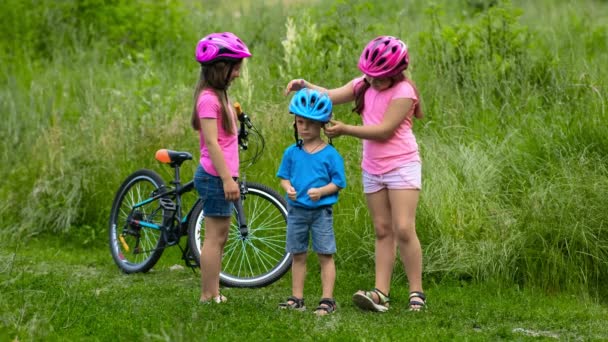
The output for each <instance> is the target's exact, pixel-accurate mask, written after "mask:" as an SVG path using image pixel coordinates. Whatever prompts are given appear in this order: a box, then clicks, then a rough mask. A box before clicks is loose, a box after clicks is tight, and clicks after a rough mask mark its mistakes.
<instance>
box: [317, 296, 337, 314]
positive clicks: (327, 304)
mask: <svg viewBox="0 0 608 342" xmlns="http://www.w3.org/2000/svg"><path fill="white" fill-rule="evenodd" d="M337 308H338V307H337V306H336V301H335V299H333V298H321V300H320V301H319V306H317V308H316V309H315V314H316V315H317V316H325V315H329V314H330V313H333V312H334V311H336V309H337Z"/></svg>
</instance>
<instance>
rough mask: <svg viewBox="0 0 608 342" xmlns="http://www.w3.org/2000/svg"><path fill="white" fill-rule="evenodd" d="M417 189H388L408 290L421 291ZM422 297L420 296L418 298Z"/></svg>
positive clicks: (395, 233)
mask: <svg viewBox="0 0 608 342" xmlns="http://www.w3.org/2000/svg"><path fill="white" fill-rule="evenodd" d="M419 194H420V191H419V190H389V191H388V197H389V200H390V206H391V207H392V208H399V210H394V211H393V229H394V236H395V239H396V242H397V246H398V247H399V253H400V254H401V261H402V262H403V266H404V268H405V273H406V275H407V280H408V282H409V287H410V292H412V291H419V292H422V249H421V247H420V241H419V240H418V236H417V235H416V207H417V206H418V197H419ZM420 299H422V298H420Z"/></svg>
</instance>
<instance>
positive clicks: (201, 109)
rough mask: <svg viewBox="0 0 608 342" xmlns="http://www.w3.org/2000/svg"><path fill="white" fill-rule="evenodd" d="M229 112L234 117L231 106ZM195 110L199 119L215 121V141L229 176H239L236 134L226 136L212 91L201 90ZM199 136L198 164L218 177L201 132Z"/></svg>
mask: <svg viewBox="0 0 608 342" xmlns="http://www.w3.org/2000/svg"><path fill="white" fill-rule="evenodd" d="M227 109H228V110H229V111H230V114H231V116H233V117H234V112H233V111H232V108H231V106H228V108H227ZM196 110H197V111H198V117H199V118H200V119H215V120H216V121H217V140H218V143H219V145H220V149H221V150H222V153H223V154H224V160H225V161H226V166H227V167H228V170H229V171H230V175H231V176H232V177H238V176H239V145H238V138H237V135H236V134H233V135H230V134H228V133H227V132H226V131H225V130H224V128H223V126H222V121H223V120H222V105H221V103H220V101H219V99H218V98H217V95H216V94H215V92H214V91H212V90H210V89H205V90H203V91H202V92H201V93H200V95H199V96H198V100H197V101H196ZM233 126H234V132H236V131H237V127H236V122H235V121H233ZM199 136H200V150H201V158H200V163H201V166H202V167H203V169H205V172H207V173H209V174H212V175H214V176H219V174H218V173H217V170H216V169H215V167H214V166H213V162H212V161H211V156H210V155H209V150H208V149H207V145H206V144H205V137H204V135H203V131H202V130H200V131H199Z"/></svg>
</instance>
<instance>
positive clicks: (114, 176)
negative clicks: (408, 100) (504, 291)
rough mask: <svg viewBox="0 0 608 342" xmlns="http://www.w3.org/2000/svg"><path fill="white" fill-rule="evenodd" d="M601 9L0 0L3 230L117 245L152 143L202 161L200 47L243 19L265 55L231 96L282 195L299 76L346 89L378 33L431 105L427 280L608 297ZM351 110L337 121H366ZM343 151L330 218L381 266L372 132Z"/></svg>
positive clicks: (421, 124) (420, 124)
mask: <svg viewBox="0 0 608 342" xmlns="http://www.w3.org/2000/svg"><path fill="white" fill-rule="evenodd" d="M607 14H608V3H606V1H599V0H586V1H573V0H554V1H551V0H537V1H512V2H509V1H494V0H438V1H434V2H433V3H429V2H427V1H422V0H413V1H407V2H403V1H397V0H387V1H381V2H377V1H363V0H357V1H345V0H334V1H312V2H311V1H307V2H302V1H263V2H262V1H248V0H242V1H233V2H225V1H215V0H213V1H202V2H199V1H188V0H183V1H171V0H166V1H151V0H133V1H126V0H106V1H102V0H65V1H35V0H5V1H2V2H1V3H0V37H2V38H1V39H0V113H1V115H2V120H1V121H0V122H1V123H0V141H2V144H0V154H1V156H2V160H3V163H1V164H0V176H1V177H2V180H3V181H2V182H1V183H0V198H1V199H2V201H1V202H0V217H2V220H1V223H0V229H1V233H0V238H1V239H3V240H4V239H7V240H8V239H25V238H31V237H35V236H44V235H45V234H77V235H79V236H82V237H83V238H82V241H83V243H85V244H90V245H93V246H97V247H103V246H105V244H106V240H107V238H106V230H107V219H108V214H109V210H110V206H111V202H112V199H113V196H114V192H115V191H116V189H117V187H118V185H119V184H120V183H121V181H122V179H124V178H125V177H126V176H127V175H128V174H129V173H130V172H132V171H134V170H136V169H138V168H142V167H147V168H151V169H154V170H156V171H158V172H159V173H161V174H162V175H164V176H165V177H170V170H169V169H165V168H163V167H162V166H161V165H159V164H158V163H157V162H156V161H155V160H154V158H153V153H154V152H155V151H156V150H157V149H159V148H163V147H166V148H171V149H178V150H182V149H183V150H188V151H191V152H193V153H195V154H196V151H197V147H198V140H197V137H196V135H195V134H194V133H193V131H192V130H191V129H190V127H189V116H190V110H191V106H192V93H193V89H194V85H195V82H196V78H197V76H198V73H197V71H198V66H197V64H196V63H195V61H194V60H193V50H194V46H195V44H196V42H197V41H198V39H200V37H202V36H204V35H206V34H208V33H210V32H217V31H232V32H235V33H236V34H238V35H239V36H240V37H241V38H242V39H243V40H244V41H245V42H247V44H248V46H249V47H250V49H251V51H252V53H253V55H254V57H253V58H252V59H251V60H249V61H248V63H247V64H246V65H245V68H244V70H243V72H242V75H241V79H240V81H238V82H236V84H235V85H234V86H233V88H232V89H231V94H232V96H233V97H234V98H235V99H237V100H238V101H240V102H241V103H242V104H243V107H244V109H245V110H246V112H248V113H249V114H250V115H251V116H252V117H253V118H254V120H255V122H256V123H257V125H258V126H259V127H261V128H262V129H263V131H264V135H265V137H266V141H267V146H266V151H265V154H264V157H263V159H262V160H261V161H260V162H259V163H257V164H256V165H254V166H252V167H251V168H248V169H247V170H246V174H247V178H248V179H250V180H255V181H258V182H262V183H266V184H270V185H273V186H274V187H275V188H278V182H277V180H276V178H275V176H274V175H275V172H276V168H277V166H278V163H279V159H280V156H281V153H282V151H283V149H284V148H285V146H287V145H288V144H289V143H291V139H292V137H291V135H292V131H291V127H290V118H289V116H288V115H287V104H288V100H289V98H288V97H284V96H283V95H282V90H283V88H284V86H285V85H286V83H287V82H288V81H289V80H290V79H291V78H295V77H303V78H306V79H309V80H311V81H313V82H315V83H318V84H321V85H324V86H327V87H334V86H339V85H341V84H343V83H345V82H347V81H349V80H350V79H352V78H353V77H355V76H357V75H358V70H357V69H356V62H357V59H358V56H359V54H360V51H361V49H362V48H363V46H364V45H365V43H366V42H367V41H369V40H370V39H372V38H373V37H375V36H377V35H380V34H388V35H395V36H399V37H401V38H402V39H404V40H405V41H406V42H407V43H408V45H409V47H410V50H411V60H412V63H411V68H410V76H411V77H412V78H413V79H414V80H415V81H416V83H417V85H418V87H419V88H420V90H421V93H422V96H423V101H424V108H425V112H426V118H425V119H424V120H422V121H417V122H416V126H415V133H416V135H417V137H418V140H419V145H420V148H421V153H422V157H423V161H424V164H423V165H424V166H423V177H424V178H423V179H424V180H423V182H424V186H423V191H422V194H421V195H422V196H421V203H420V207H419V211H418V219H417V229H418V233H419V237H420V239H421V241H422V244H423V251H424V263H425V279H433V278H443V277H454V278H459V279H473V280H478V281H483V280H490V279H492V280H501V281H508V282H514V283H517V284H522V285H524V284H525V285H533V286H540V287H541V288H544V289H549V290H558V289H564V288H569V289H580V288H582V289H590V290H593V291H595V290H599V289H601V287H600V285H602V284H603V283H604V282H605V281H606V280H608V230H607V229H606V225H607V224H608V210H606V208H605V204H606V203H608V169H607V165H608V134H607V129H606V122H608V117H607V116H608V115H607V113H606V108H605V107H606V103H605V102H606V99H605V98H606V89H607V84H606V82H607V80H608V71H606V68H605V67H604V66H605V65H608V55H607V54H606V53H605V52H606V50H607V47H608V33H607V32H608V27H607V26H608V25H607V24H606V21H605V20H603V19H605V18H606V15H607ZM602 18H603V19H602ZM350 109H351V108H350V107H348V106H340V107H338V108H337V109H336V113H335V114H336V116H337V118H339V119H341V120H344V121H348V122H353V123H356V122H359V121H358V118H357V117H356V116H355V115H353V114H352V113H351V112H350ZM335 145H336V147H337V148H338V149H339V150H340V152H341V153H342V154H343V156H344V157H345V161H346V163H347V165H346V167H347V172H348V177H349V179H348V181H349V187H348V188H347V189H346V190H345V191H344V192H343V193H342V195H341V200H340V203H339V204H338V206H337V208H336V211H335V213H336V215H337V216H336V230H337V236H338V246H339V253H338V256H337V257H338V262H339V263H340V266H341V267H343V268H344V269H351V270H352V271H353V272H360V270H369V269H372V263H373V227H371V221H370V219H369V216H368V214H367V210H366V208H365V202H364V198H363V195H362V191H361V184H360V180H359V177H360V172H359V166H358V165H359V161H360V160H359V155H360V144H359V143H358V141H356V140H355V139H352V138H348V137H345V138H340V139H337V140H336V141H335ZM194 166H195V165H194V163H193V164H192V165H191V168H190V169H188V167H186V168H185V169H186V170H185V173H186V175H185V177H189V176H191V175H192V171H193V170H194ZM398 277H401V278H403V274H402V272H401V274H399V275H398Z"/></svg>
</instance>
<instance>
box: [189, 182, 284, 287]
mask: <svg viewBox="0 0 608 342" xmlns="http://www.w3.org/2000/svg"><path fill="white" fill-rule="evenodd" d="M245 186H246V187H247V194H246V196H245V199H244V200H243V201H242V203H243V210H244V215H245V217H246V218H247V226H248V234H247V236H242V234H241V233H240V231H239V226H240V222H239V220H238V213H237V212H236V211H235V215H234V216H233V219H232V223H231V227H230V232H229V235H228V241H227V242H226V246H225V247H224V254H223V256H222V271H221V273H220V283H221V284H222V285H224V286H229V287H262V286H267V285H270V284H272V283H274V282H275V281H277V280H278V279H279V278H281V277H282V276H283V275H284V274H285V273H286V272H287V271H288V270H289V268H290V266H291V254H290V253H287V252H285V243H286V241H285V239H286V232H287V203H286V202H285V199H284V198H283V197H282V196H281V195H279V194H278V193H277V192H276V191H274V190H273V189H271V188H269V187H267V186H265V185H262V184H258V183H250V182H247V183H246V184H245ZM204 216H205V215H204V212H203V205H202V202H198V203H197V204H196V206H195V207H194V209H193V210H192V212H191V216H190V218H189V223H188V236H189V239H188V240H189V243H190V249H191V250H192V254H193V256H194V260H196V261H197V262H199V261H200V255H201V241H203V239H204V235H205V224H204ZM199 264H200V263H199Z"/></svg>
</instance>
